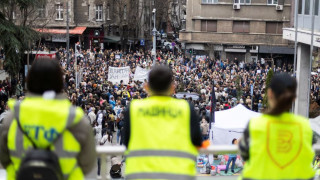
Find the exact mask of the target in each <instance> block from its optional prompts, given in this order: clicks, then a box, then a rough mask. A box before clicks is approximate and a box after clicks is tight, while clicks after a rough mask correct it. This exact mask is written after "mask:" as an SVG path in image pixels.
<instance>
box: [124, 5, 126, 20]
mask: <svg viewBox="0 0 320 180" xmlns="http://www.w3.org/2000/svg"><path fill="white" fill-rule="evenodd" d="M123 19H124V20H126V19H127V5H124V8H123Z"/></svg>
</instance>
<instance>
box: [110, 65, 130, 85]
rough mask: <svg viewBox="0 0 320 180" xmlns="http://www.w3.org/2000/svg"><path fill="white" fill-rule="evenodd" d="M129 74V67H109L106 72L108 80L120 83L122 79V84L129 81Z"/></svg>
mask: <svg viewBox="0 0 320 180" xmlns="http://www.w3.org/2000/svg"><path fill="white" fill-rule="evenodd" d="M129 74H130V67H129V66H127V67H109V72H108V81H110V82H112V83H113V84H115V83H120V81H121V80H123V83H124V84H128V83H129Z"/></svg>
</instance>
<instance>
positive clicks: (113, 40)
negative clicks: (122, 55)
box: [104, 36, 120, 43]
mask: <svg viewBox="0 0 320 180" xmlns="http://www.w3.org/2000/svg"><path fill="white" fill-rule="evenodd" d="M104 42H108V43H118V42H120V36H106V37H105V38H104Z"/></svg>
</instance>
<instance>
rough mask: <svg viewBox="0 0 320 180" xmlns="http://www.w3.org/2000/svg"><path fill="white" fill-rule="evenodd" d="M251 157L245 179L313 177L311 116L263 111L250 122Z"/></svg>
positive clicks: (306, 178)
mask: <svg viewBox="0 0 320 180" xmlns="http://www.w3.org/2000/svg"><path fill="white" fill-rule="evenodd" d="M249 135H250V149H249V154H250V157H249V160H248V161H247V162H246V163H245V165H244V169H243V179H244V180H267V179H274V180H308V179H313V177H314V174H315V171H314V170H313V168H312V161H313V158H314V151H313V149H312V130H311V127H310V123H309V121H308V119H306V118H304V117H301V116H297V115H294V114H290V113H283V114H281V115H278V116H271V115H266V114H264V115H262V116H260V117H256V118H253V119H251V120H250V122H249Z"/></svg>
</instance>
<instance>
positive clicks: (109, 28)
mask: <svg viewBox="0 0 320 180" xmlns="http://www.w3.org/2000/svg"><path fill="white" fill-rule="evenodd" d="M111 30H112V26H111V25H109V27H108V32H109V33H111Z"/></svg>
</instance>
